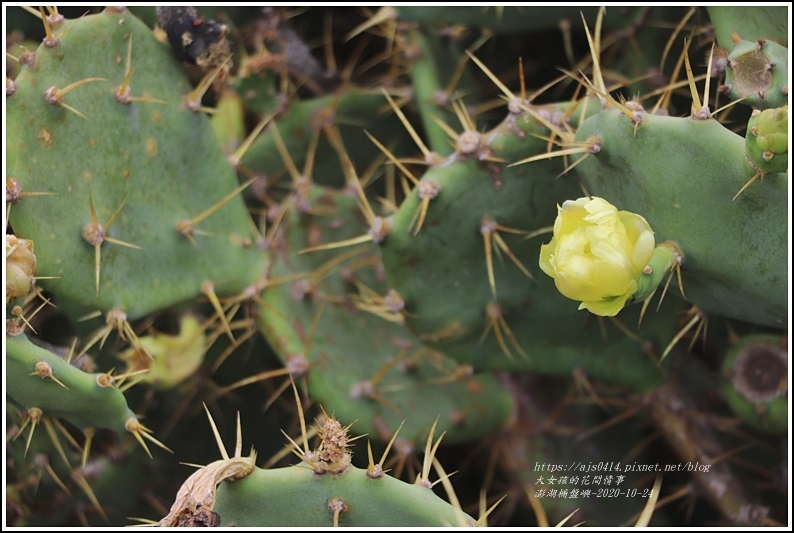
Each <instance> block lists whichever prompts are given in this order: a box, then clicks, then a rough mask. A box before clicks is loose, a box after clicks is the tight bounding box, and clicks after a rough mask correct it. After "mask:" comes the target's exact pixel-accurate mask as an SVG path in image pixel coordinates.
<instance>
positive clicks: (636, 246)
mask: <svg viewBox="0 0 794 533" xmlns="http://www.w3.org/2000/svg"><path fill="white" fill-rule="evenodd" d="M654 246H655V240H654V236H653V230H651V227H650V226H649V225H648V222H647V221H646V220H645V219H644V218H643V217H641V216H640V215H637V214H634V213H630V212H628V211H618V210H617V208H616V207H615V206H613V205H612V204H610V203H609V202H607V201H606V200H603V199H602V198H597V197H592V198H579V199H578V200H566V201H565V202H564V203H563V204H562V206H557V219H556V220H555V222H554V236H553V237H552V239H551V242H549V243H548V244H544V245H542V246H541V247H540V268H541V269H542V270H543V272H545V273H546V274H548V275H549V276H551V277H552V278H554V284H555V285H556V286H557V290H559V291H560V293H561V294H562V295H563V296H565V297H567V298H570V299H572V300H577V301H580V302H582V303H581V305H580V306H579V309H588V310H589V311H590V312H591V313H594V314H596V315H600V316H615V315H616V314H617V313H618V311H620V310H621V309H622V308H623V306H624V305H625V304H626V302H627V300H629V298H631V296H632V295H634V293H636V292H637V282H638V280H639V279H640V276H641V275H642V273H643V269H644V268H645V266H646V265H647V264H648V261H649V260H650V258H651V255H652V254H653V250H654Z"/></svg>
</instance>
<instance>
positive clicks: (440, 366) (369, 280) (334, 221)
mask: <svg viewBox="0 0 794 533" xmlns="http://www.w3.org/2000/svg"><path fill="white" fill-rule="evenodd" d="M312 198H313V200H312V204H313V205H322V206H324V207H333V208H334V210H335V214H334V215H333V216H331V217H310V216H304V217H301V216H300V215H298V214H297V213H296V211H295V209H294V208H292V207H290V209H289V212H288V213H287V216H286V217H285V219H284V221H283V222H282V226H281V231H283V232H284V235H285V236H286V239H287V240H286V241H284V242H283V245H284V246H287V247H288V249H289V250H290V251H291V252H292V253H291V254H290V255H289V258H287V257H281V258H279V259H278V260H276V261H275V262H274V266H273V269H272V272H271V279H279V278H282V277H284V276H289V275H295V274H300V273H305V275H304V276H303V279H299V280H296V281H295V282H293V283H292V284H290V283H285V284H282V285H279V286H277V287H273V288H270V289H268V290H266V291H265V292H264V294H263V296H262V300H263V305H262V306H261V308H260V311H261V312H260V315H259V319H258V323H259V328H260V330H261V331H262V332H263V333H264V335H265V337H266V338H267V339H268V340H269V342H270V343H271V345H272V346H273V347H274V349H275V350H276V352H277V353H278V355H279V357H280V358H281V359H282V360H283V361H284V363H285V365H286V366H287V367H288V368H291V367H292V368H294V367H293V366H292V365H295V364H296V362H300V361H301V360H303V361H305V364H307V365H310V366H309V369H308V373H307V374H306V380H307V383H308V388H309V392H310V394H311V395H312V397H313V398H316V399H317V400H318V401H319V402H321V403H322V404H323V405H324V406H325V407H326V409H328V410H329V412H330V411H333V412H335V413H336V415H337V416H338V417H339V419H340V420H342V421H345V422H346V423H350V422H352V421H356V428H357V429H358V430H360V431H361V432H363V433H367V434H369V435H371V436H373V438H381V439H383V440H384V441H388V440H389V438H391V436H392V433H393V432H394V431H395V430H396V429H397V427H398V426H399V425H400V424H401V423H402V422H403V421H404V422H405V425H404V426H403V428H402V429H401V430H400V437H401V438H404V439H406V440H408V441H412V442H418V441H420V440H421V439H423V438H425V437H426V435H427V431H428V430H429V428H430V427H431V425H432V424H433V422H434V421H435V420H436V417H440V420H439V422H438V431H439V432H440V431H446V436H445V439H444V442H449V443H452V442H462V441H467V440H471V439H473V438H478V437H481V436H483V435H486V434H488V433H490V432H491V431H493V430H495V429H497V428H499V427H500V426H501V425H502V424H503V423H504V422H505V421H506V419H507V417H508V415H509V412H510V409H511V405H512V402H511V399H510V396H509V394H508V393H507V392H506V391H504V390H503V388H502V387H501V386H500V384H499V381H498V379H497V378H496V376H493V375H484V376H483V375H479V376H478V375H473V376H472V375H470V369H467V368H466V367H460V366H459V365H457V364H455V363H454V362H453V361H452V360H450V359H449V358H447V357H445V356H444V355H442V354H441V353H439V352H436V351H434V350H431V349H428V348H426V347H424V346H423V345H422V343H421V342H419V341H418V340H417V339H416V338H415V337H413V336H412V335H411V334H410V333H409V332H408V331H407V330H406V329H405V327H404V326H402V325H400V324H399V322H398V321H399V320H400V318H399V313H396V314H389V313H385V314H386V315H387V316H386V318H391V319H392V320H396V321H389V320H387V319H384V318H381V317H379V316H376V315H375V314H373V313H370V312H367V311H365V310H363V309H362V308H358V307H356V306H355V305H354V297H357V296H359V291H358V290H357V289H355V288H353V287H352V286H351V283H354V282H355V281H360V282H363V283H366V284H367V286H368V287H369V288H370V289H371V290H373V291H375V292H377V293H379V294H380V295H386V294H387V291H388V288H387V287H386V286H385V285H384V284H383V282H382V281H378V279H377V275H376V270H377V268H378V267H377V264H378V263H379V253H378V252H379V251H378V249H377V248H376V247H374V246H372V245H364V246H367V248H365V249H364V250H362V251H363V253H362V254H358V255H356V256H355V257H351V258H350V259H349V260H347V261H345V262H342V263H340V264H339V266H337V267H335V268H333V269H332V270H329V271H328V276H327V277H325V278H322V279H320V278H318V279H317V280H316V281H315V282H313V283H311V284H310V285H307V284H306V281H307V280H311V279H312V278H311V273H312V272H319V271H320V269H322V268H323V267H324V265H325V266H329V265H330V264H331V263H329V262H331V261H334V260H335V258H339V257H340V256H341V255H342V254H344V253H350V252H352V251H355V250H353V249H346V248H342V249H340V250H331V251H315V252H311V253H305V254H298V253H297V252H298V251H300V250H301V249H303V248H305V247H308V246H309V245H310V244H311V241H310V239H312V238H314V239H316V238H318V237H319V238H321V239H323V241H324V242H333V241H342V240H344V239H346V238H351V237H355V236H358V235H363V234H365V233H366V231H367V228H366V225H365V224H364V223H363V220H362V217H361V214H360V211H359V208H358V205H357V202H356V201H355V199H354V198H351V197H349V196H347V195H345V194H343V193H342V192H337V191H332V190H329V189H323V188H321V187H319V186H316V187H315V189H314V191H313V192H312ZM358 246H359V249H361V248H360V247H361V246H362V245H358ZM354 264H359V265H363V266H360V267H359V268H354V269H353V270H352V271H351V270H349V268H353V267H352V266H351V265H354ZM347 276H352V277H347ZM346 277H347V279H346ZM296 289H297V290H296ZM306 289H308V290H309V292H308V293H305V294H304V293H303V291H305V290H306ZM318 317H319V318H318ZM315 320H316V321H317V326H316V330H315V331H314V336H313V339H311V338H310V335H311V331H312V324H313V323H314V322H315ZM309 345H310V346H311V347H310V349H309V351H308V353H305V352H306V349H307V348H306V347H307V346H309ZM379 373H383V374H382V378H380V379H375V378H376V376H378V375H379ZM370 383H371V385H372V388H371V389H370V388H369V384H370Z"/></svg>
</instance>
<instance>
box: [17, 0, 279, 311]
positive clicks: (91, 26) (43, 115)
mask: <svg viewBox="0 0 794 533" xmlns="http://www.w3.org/2000/svg"><path fill="white" fill-rule="evenodd" d="M55 35H56V37H57V38H58V44H57V46H55V47H53V48H50V47H47V46H45V45H42V46H40V47H39V49H38V50H37V52H36V64H35V67H34V68H28V67H25V68H23V69H22V72H21V73H20V74H19V76H18V77H17V79H16V84H17V91H16V93H15V94H14V95H13V96H12V97H9V98H8V99H7V117H6V124H7V130H8V167H7V168H8V176H9V177H13V178H15V179H16V180H17V181H18V182H19V183H20V185H21V186H22V188H23V190H24V191H28V192H39V191H41V192H44V191H46V192H51V193H55V194H53V195H49V196H37V197H29V198H24V199H23V200H21V201H19V202H18V203H17V205H14V209H13V210H12V212H11V221H10V222H11V225H12V226H13V228H14V231H15V233H16V234H17V235H18V236H19V237H23V238H28V239H32V240H34V241H35V242H36V253H37V257H38V266H39V271H38V272H39V273H40V276H42V277H44V276H47V277H50V276H51V277H54V278H56V279H48V280H41V286H42V287H43V288H46V289H48V290H51V291H52V292H53V293H54V294H56V295H60V296H63V297H64V298H68V299H70V300H73V301H75V302H79V303H81V304H83V305H86V306H90V307H92V308H95V309H100V310H108V309H111V308H121V309H124V310H125V311H126V312H127V314H128V316H129V318H130V319H135V318H138V317H141V316H143V315H145V314H147V313H150V312H152V311H155V310H157V309H162V308H163V307H167V306H169V305H172V304H175V303H178V302H182V301H186V300H189V299H191V298H194V297H196V296H200V295H201V286H202V283H204V282H205V281H210V282H212V283H215V284H216V286H217V292H218V293H219V294H221V295H228V294H235V293H238V292H240V291H241V290H243V289H244V288H245V287H247V286H248V285H250V284H252V283H253V281H254V280H256V279H257V278H258V277H259V276H260V275H261V272H262V270H263V267H264V260H265V256H264V254H262V253H261V252H259V251H258V250H257V249H256V247H255V246H254V245H253V243H254V240H255V237H254V235H253V234H252V230H251V224H250V220H249V215H248V213H247V211H246V209H245V206H244V203H243V201H242V199H241V198H240V197H239V196H236V197H233V198H231V200H230V201H228V202H227V203H225V204H223V205H222V206H221V207H220V208H219V209H218V210H217V211H216V212H214V213H212V214H211V215H209V216H207V217H206V218H205V219H204V220H202V221H201V222H198V223H197V224H196V227H195V230H194V231H193V233H192V240H193V242H191V239H189V238H187V237H186V236H185V235H182V234H180V233H179V232H178V231H177V224H178V223H179V222H180V221H183V220H188V219H193V218H194V217H197V216H199V215H200V214H202V213H204V212H205V211H206V210H208V209H209V208H210V207H211V206H213V205H215V204H216V203H218V202H219V201H221V200H222V199H223V198H224V197H226V196H227V195H230V194H231V193H232V192H233V191H234V190H235V188H237V187H238V185H239V184H238V181H237V176H236V173H235V171H234V169H233V167H232V166H231V165H229V164H228V163H227V161H226V159H225V157H224V155H223V153H222V150H221V147H220V145H219V142H218V139H217V137H216V135H215V133H214V132H213V129H212V126H211V125H210V121H209V119H208V117H207V116H205V115H204V114H203V113H197V112H193V111H190V110H188V109H186V108H185V105H184V102H183V97H184V96H186V95H187V94H188V93H189V92H190V91H191V87H190V85H189V84H188V79H187V77H186V75H185V73H184V71H183V69H182V67H181V66H180V65H179V63H178V62H177V61H176V59H175V58H174V57H173V52H172V51H171V49H170V47H169V46H168V45H166V44H163V43H161V42H160V41H158V40H157V39H156V38H155V37H154V34H153V33H152V32H151V30H150V29H149V28H147V27H146V26H145V25H144V24H143V23H142V22H140V21H139V20H138V19H137V18H135V17H134V16H133V15H131V14H130V13H129V12H126V11H123V10H122V11H121V12H119V11H116V10H105V11H104V12H102V13H99V14H96V15H88V16H85V17H83V18H80V19H78V20H74V21H65V22H64V23H63V24H62V25H60V26H59V27H58V28H57V30H56V33H55ZM130 43H131V46H130ZM129 50H131V62H130V67H131V69H134V71H133V72H132V75H131V78H130V83H129V88H130V93H131V98H132V100H131V101H130V102H129V103H127V104H124V103H121V102H120V101H119V100H118V99H117V98H116V97H115V96H114V91H115V89H116V88H118V87H120V86H122V84H123V82H124V79H125V74H126V73H127V59H126V58H127V54H128V51H129ZM87 79H99V80H104V81H93V82H91V83H85V84H84V85H80V86H76V87H75V88H74V89H73V90H71V91H69V92H68V93H65V94H63V97H62V104H61V105H52V104H49V103H47V101H46V100H45V95H44V93H45V91H47V90H48V88H50V87H53V86H55V87H57V88H58V89H61V90H63V89H65V88H67V87H69V86H70V85H71V84H73V83H75V82H79V81H81V80H87ZM56 96H58V95H57V94H56ZM137 98H143V100H137ZM147 100H148V101H147ZM152 100H156V102H155V101H152ZM161 102H162V103H161ZM66 106H69V107H68V108H67V107H66ZM69 108H71V109H72V110H70V109H69ZM73 110H74V111H73ZM78 113H79V114H78ZM80 115H83V116H80ZM92 205H93V209H94V212H95V214H96V220H94V218H93V217H92ZM114 217H115V218H114ZM109 222H112V225H111V224H109ZM95 223H98V224H100V225H102V226H107V227H106V228H105V230H106V235H105V237H106V240H105V241H104V242H103V243H102V244H101V245H100V253H99V256H100V279H99V287H98V290H97V288H96V267H95V246H93V245H92V244H89V242H87V241H86V240H85V239H84V238H83V237H82V236H81V233H84V232H85V231H86V230H87V226H89V225H92V224H95ZM111 240H116V241H122V242H123V243H127V244H129V245H134V246H137V247H138V248H139V249H135V248H131V247H129V246H125V245H123V244H118V243H114V242H111Z"/></svg>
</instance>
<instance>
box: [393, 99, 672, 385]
mask: <svg viewBox="0 0 794 533" xmlns="http://www.w3.org/2000/svg"><path fill="white" fill-rule="evenodd" d="M565 110H566V108H565V107H562V106H560V107H558V108H553V107H551V106H550V107H549V108H546V109H541V108H538V109H537V110H536V112H537V113H539V114H543V115H546V116H553V115H554V114H555V113H556V114H559V115H562V114H564V112H565ZM577 113H578V111H577V112H575V113H574V116H575V115H576V114H577ZM533 135H539V136H541V137H545V136H547V135H548V130H547V129H545V128H544V127H543V126H541V125H540V124H539V123H537V122H535V121H534V120H533V119H530V118H528V117H526V116H524V117H521V118H516V117H514V116H511V117H509V118H508V119H506V120H505V122H503V123H502V124H501V125H500V126H498V127H497V128H495V129H494V130H492V131H490V132H487V133H485V134H483V135H482V138H481V139H482V144H483V146H488V147H489V149H488V153H489V154H491V155H493V156H494V158H496V159H502V160H506V161H508V162H512V161H517V160H520V159H523V158H526V157H528V156H531V155H533V154H542V153H544V152H545V151H546V147H547V145H546V141H545V140H542V139H539V138H537V137H534V136H533ZM562 171H563V165H562V163H561V162H560V161H554V160H552V161H549V160H542V161H537V162H533V163H528V164H523V165H517V166H512V167H508V166H507V165H504V164H497V163H493V162H483V161H479V160H477V159H475V158H467V159H464V158H461V157H460V154H454V155H453V156H452V157H451V158H449V159H448V160H447V161H446V162H445V163H443V164H440V165H438V166H435V167H432V168H430V169H429V170H428V171H427V172H426V173H425V175H424V176H423V177H422V181H431V182H434V183H435V184H437V185H438V186H439V187H440V193H439V195H438V197H437V198H436V199H434V200H432V201H431V202H430V204H429V207H428V210H427V218H426V220H425V222H424V225H423V226H422V228H421V230H420V231H419V232H418V234H416V235H414V231H413V228H412V227H411V225H412V222H413V219H414V216H415V214H416V212H417V209H419V208H420V202H421V200H420V199H419V197H418V195H417V194H416V193H412V194H411V195H409V196H408V197H407V198H406V200H405V201H404V202H403V203H402V204H401V206H400V209H399V211H398V212H397V213H396V214H395V215H394V217H393V230H392V233H391V234H390V235H389V236H388V237H387V238H386V240H385V241H384V243H383V244H382V250H383V259H384V264H385V267H386V275H387V280H388V282H389V285H390V286H391V287H394V288H395V289H396V290H398V291H399V292H400V294H401V295H403V297H404V298H405V302H406V309H407V311H408V324H409V327H410V328H411V329H412V331H414V332H415V333H416V335H417V336H418V337H419V338H420V339H421V340H423V341H424V342H425V343H427V344H429V345H431V346H434V347H436V348H437V349H439V350H442V351H443V352H444V353H446V354H447V355H449V356H450V357H453V358H455V359H456V360H458V361H459V362H462V363H465V364H471V365H473V366H474V367H475V368H478V369H515V370H528V371H534V372H541V373H550V374H558V375H560V374H562V375H565V374H570V373H571V372H572V371H573V370H574V369H576V368H579V369H581V370H583V371H584V372H585V373H587V374H588V375H591V376H593V377H596V378H599V379H602V378H603V379H605V380H609V381H613V382H616V383H624V384H629V385H632V386H637V387H640V388H642V387H652V386H654V385H655V384H658V383H660V382H661V381H662V380H663V379H664V372H663V371H662V370H661V369H660V368H658V367H657V366H656V364H655V363H654V362H652V361H651V359H650V358H648V357H647V355H645V354H643V353H642V352H641V347H642V345H643V342H644V341H647V340H652V339H653V340H655V342H656V344H657V346H659V347H661V345H662V343H665V342H667V341H668V340H669V339H670V338H672V336H673V324H672V322H671V319H670V318H662V317H661V316H658V317H657V316H655V315H654V316H652V314H649V315H648V316H646V318H645V322H644V326H643V330H641V331H640V332H639V337H638V338H634V339H632V338H629V337H627V336H625V334H624V333H622V332H620V331H618V330H616V329H615V330H611V331H610V332H609V333H608V334H607V338H605V336H604V335H603V330H602V329H601V328H602V326H606V327H607V328H609V326H608V324H601V323H600V319H597V318H596V317H594V316H592V315H589V314H588V313H586V312H580V311H577V307H578V304H577V303H576V302H573V301H571V300H568V299H566V298H565V297H563V296H562V295H560V293H559V292H558V291H557V289H556V287H555V286H554V282H553V280H552V279H550V278H549V277H548V276H545V275H544V274H543V273H542V272H541V271H540V268H539V266H538V254H539V251H540V246H541V244H542V242H543V241H544V240H548V238H547V235H546V234H542V235H537V236H535V237H533V238H531V239H529V240H527V239H526V238H525V237H523V236H522V235H520V234H512V233H510V232H509V231H502V232H501V233H500V237H501V238H502V239H503V240H504V242H505V243H506V244H507V245H508V246H509V249H510V250H511V252H512V253H513V254H514V255H515V257H516V258H517V259H518V260H520V262H521V263H522V265H523V266H524V268H525V269H527V270H528V271H529V272H530V273H531V274H532V275H533V278H534V279H529V278H528V277H527V276H526V275H525V273H524V272H522V270H521V269H520V268H519V267H518V266H517V265H516V264H515V263H514V262H513V261H511V260H509V259H508V258H507V257H505V254H504V253H501V255H499V254H498V253H497V252H496V251H494V252H493V254H492V255H493V270H494V280H495V289H496V297H495V298H494V296H493V294H492V288H491V286H490V283H489V277H488V271H487V266H486V254H485V246H484V237H483V234H482V229H483V224H484V220H485V218H484V217H486V216H487V217H490V220H492V221H495V222H496V223H497V224H499V225H501V226H504V227H506V228H512V229H515V230H521V231H525V232H533V231H536V230H539V229H540V228H544V227H545V228H549V233H550V226H551V225H552V224H553V223H554V220H555V217H556V215H557V204H562V203H563V202H564V201H565V200H567V199H574V198H577V197H579V196H581V188H580V186H579V184H578V183H577V182H576V181H575V179H574V178H573V177H572V176H570V175H568V176H562V177H560V178H559V179H556V178H557V176H559V175H560V174H561V173H562ZM621 208H623V206H621ZM497 233H499V230H498V228H497ZM492 238H494V237H492ZM493 247H494V249H497V250H498V248H497V245H496V244H493ZM494 303H495V304H498V307H495V306H493V305H492V304H494ZM638 313H639V309H638V308H635V309H632V310H629V311H628V314H627V315H621V316H620V317H619V318H620V319H621V320H623V317H624V316H627V317H628V318H627V321H626V324H628V326H627V327H628V328H629V329H631V330H632V331H634V329H635V327H634V325H635V324H636V323H637V319H638ZM500 314H501V319H503V322H501V323H500V324H498V325H497V324H495V322H494V321H492V322H491V323H490V325H489V316H490V317H491V320H494V319H495V317H496V316H498V315H500ZM657 319H658V320H657ZM495 320H497V321H498V320H499V319H495ZM655 322H659V324H658V325H654V323H655ZM504 324H506V326H507V328H509V329H510V330H511V331H512V333H513V334H514V336H515V340H516V342H512V341H511V340H510V339H509V334H508V333H507V329H506V328H505V327H504ZM497 326H498V329H499V333H497V332H496V331H495V330H496V329H497ZM645 328H647V329H645ZM655 328H659V329H658V330H657V329H655ZM486 329H488V331H487V332H486ZM660 332H662V333H660ZM486 333H487V334H486ZM499 335H501V337H502V342H500V339H499ZM653 340H652V342H653ZM506 352H509V353H506ZM522 352H523V353H522Z"/></svg>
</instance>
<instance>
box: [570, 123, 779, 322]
mask: <svg viewBox="0 0 794 533" xmlns="http://www.w3.org/2000/svg"><path fill="white" fill-rule="evenodd" d="M593 136H597V137H598V138H600V146H601V151H600V152H599V153H598V154H597V155H595V156H593V157H588V158H587V159H586V160H585V161H583V162H582V163H581V164H580V165H579V166H578V167H577V168H576V171H577V172H578V174H579V175H580V176H581V178H582V181H583V182H584V184H585V187H586V188H587V190H588V191H590V192H591V194H594V195H597V196H600V197H602V198H605V199H607V200H609V201H610V202H612V203H614V204H615V205H619V206H620V207H621V209H626V210H629V211H632V212H635V213H638V214H640V215H642V216H643V217H645V219H646V220H647V221H648V222H649V223H650V225H651V228H653V230H654V232H655V235H656V240H657V242H658V241H663V240H668V241H672V242H674V243H675V244H676V245H677V246H678V248H679V249H680V251H681V253H682V254H683V256H684V263H683V265H682V275H683V285H684V287H683V288H684V292H685V294H686V299H687V301H689V302H690V303H692V304H695V305H697V306H698V307H700V308H701V309H703V310H705V311H707V312H708V311H711V312H714V313H717V314H722V315H724V316H727V317H731V318H735V319H739V320H745V321H748V322H752V323H756V324H762V325H767V326H773V327H781V326H783V325H784V324H785V323H786V322H787V319H788V312H787V308H788V293H789V289H788V275H787V266H786V265H787V264H788V259H787V254H786V250H787V242H788V222H787V213H788V206H787V198H788V193H787V190H788V176H787V175H786V174H773V175H768V176H767V177H766V179H765V181H764V183H763V184H757V185H755V186H753V187H750V188H748V189H747V190H746V191H745V192H743V193H742V195H741V196H740V197H739V198H738V199H737V200H736V201H735V202H734V201H733V197H734V195H735V194H736V191H737V190H739V189H740V188H741V186H742V185H743V184H744V183H746V182H747V180H748V179H750V178H751V177H752V176H753V174H754V170H753V169H752V168H751V167H750V165H749V163H748V161H747V157H746V156H745V151H744V139H742V137H740V136H738V135H736V134H735V133H733V132H731V131H730V130H728V129H727V128H725V127H724V126H722V125H721V124H719V123H718V122H717V121H715V120H705V121H704V120H692V119H690V118H677V117H667V116H650V115H647V114H644V113H643V114H642V122H641V123H640V124H639V126H638V127H636V134H635V125H634V124H632V123H630V121H629V120H628V119H627V117H626V116H625V115H624V114H623V113H622V112H621V111H620V110H617V109H610V110H606V111H603V112H601V113H598V114H597V115H594V116H592V117H590V118H588V119H587V120H585V121H583V122H582V123H581V124H580V125H579V128H578V129H577V132H576V139H577V140H580V141H581V140H584V139H588V138H591V137H593Z"/></svg>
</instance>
